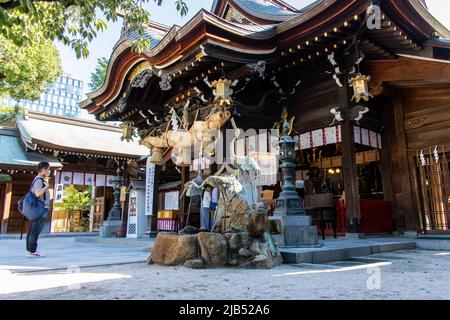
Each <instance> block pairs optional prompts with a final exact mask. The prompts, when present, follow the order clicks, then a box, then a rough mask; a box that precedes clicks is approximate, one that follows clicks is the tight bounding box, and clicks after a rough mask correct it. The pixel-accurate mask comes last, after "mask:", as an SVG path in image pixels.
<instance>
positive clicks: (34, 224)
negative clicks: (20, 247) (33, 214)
mask: <svg viewBox="0 0 450 320" xmlns="http://www.w3.org/2000/svg"><path fill="white" fill-rule="evenodd" d="M46 219H47V214H44V215H43V216H42V217H41V218H39V219H37V220H34V221H30V226H29V228H28V232H27V251H28V252H31V253H35V252H36V250H37V246H38V244H37V241H38V239H39V235H40V234H41V232H42V230H43V229H44V226H45V220H46Z"/></svg>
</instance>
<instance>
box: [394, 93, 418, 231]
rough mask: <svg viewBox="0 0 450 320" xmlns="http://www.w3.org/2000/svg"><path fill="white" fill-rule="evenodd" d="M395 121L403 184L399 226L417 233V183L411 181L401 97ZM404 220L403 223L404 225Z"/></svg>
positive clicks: (395, 112)
mask: <svg viewBox="0 0 450 320" xmlns="http://www.w3.org/2000/svg"><path fill="white" fill-rule="evenodd" d="M394 119H395V133H396V137H397V146H398V158H399V166H400V170H401V173H400V184H401V190H402V192H401V198H400V199H399V201H398V202H399V203H398V204H399V207H400V208H401V209H400V210H399V212H398V218H399V219H398V220H399V224H400V225H402V224H404V226H403V228H406V230H403V231H407V230H409V231H417V230H419V213H418V212H417V210H416V208H415V206H414V199H413V188H412V185H415V181H412V179H411V169H413V168H411V167H410V162H412V161H411V160H410V159H409V155H408V141H407V137H406V130H405V114H404V108H403V101H402V97H401V96H397V97H395V98H394ZM402 220H403V223H402Z"/></svg>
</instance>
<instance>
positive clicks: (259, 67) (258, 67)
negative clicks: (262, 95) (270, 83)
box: [247, 61, 266, 79]
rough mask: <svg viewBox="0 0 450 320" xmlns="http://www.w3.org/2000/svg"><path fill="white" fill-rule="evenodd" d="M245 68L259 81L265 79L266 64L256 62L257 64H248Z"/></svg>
mask: <svg viewBox="0 0 450 320" xmlns="http://www.w3.org/2000/svg"><path fill="white" fill-rule="evenodd" d="M247 67H248V68H249V69H250V70H251V71H252V72H253V73H255V74H258V76H259V77H260V78H261V79H265V78H266V62H265V61H258V62H257V63H252V64H248V65H247Z"/></svg>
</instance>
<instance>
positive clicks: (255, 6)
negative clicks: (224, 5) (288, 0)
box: [235, 0, 297, 20]
mask: <svg viewBox="0 0 450 320" xmlns="http://www.w3.org/2000/svg"><path fill="white" fill-rule="evenodd" d="M235 3H236V4H237V5H238V6H239V7H241V8H242V9H244V10H245V11H248V12H249V13H251V14H253V15H255V16H256V17H259V18H263V19H274V18H275V19H276V20H279V19H280V18H287V17H291V16H295V15H296V14H297V12H295V11H291V10H288V9H286V8H283V7H281V6H279V5H277V4H275V3H274V2H272V1H270V0H235ZM283 20H284V19H283Z"/></svg>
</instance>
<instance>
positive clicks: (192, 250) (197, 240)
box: [148, 232, 283, 269]
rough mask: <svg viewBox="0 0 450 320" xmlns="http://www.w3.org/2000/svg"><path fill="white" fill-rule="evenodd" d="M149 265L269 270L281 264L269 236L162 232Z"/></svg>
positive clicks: (278, 252)
mask: <svg viewBox="0 0 450 320" xmlns="http://www.w3.org/2000/svg"><path fill="white" fill-rule="evenodd" d="M148 263H149V264H158V265H164V266H174V265H184V266H185V267H187V268H192V269H201V268H205V267H242V268H254V269H270V268H273V267H275V266H277V265H280V264H281V263H283V259H282V257H281V253H280V251H279V250H278V248H277V247H276V246H275V244H274V242H273V240H272V238H271V236H270V235H269V233H267V232H264V233H263V234H262V235H261V236H259V237H258V238H254V237H250V236H249V234H248V233H247V232H235V233H226V234H220V233H211V232H200V233H199V234H195V235H177V234H173V233H165V232H161V233H159V234H158V236H157V237H156V240H155V244H154V247H153V251H152V254H151V256H150V257H149V259H148Z"/></svg>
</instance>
